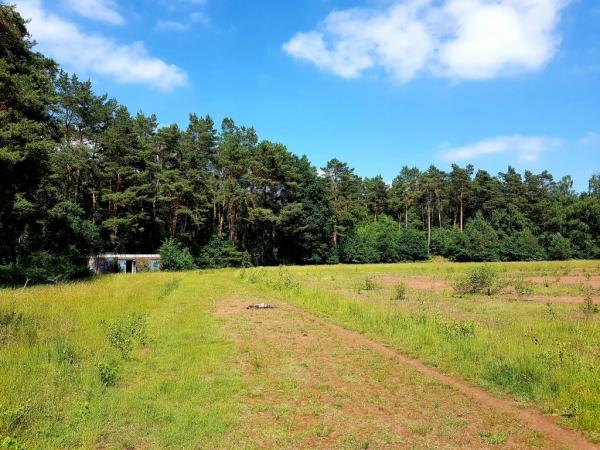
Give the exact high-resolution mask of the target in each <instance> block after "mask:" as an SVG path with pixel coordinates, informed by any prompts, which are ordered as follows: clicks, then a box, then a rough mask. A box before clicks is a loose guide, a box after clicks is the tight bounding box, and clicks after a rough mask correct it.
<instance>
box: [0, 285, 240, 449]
mask: <svg viewBox="0 0 600 450" xmlns="http://www.w3.org/2000/svg"><path fill="white" fill-rule="evenodd" d="M219 283H220V286H221V289H219V288H218V287H217V286H218V285H219ZM227 283H228V281H227V279H226V277H221V278H215V280H213V281H212V282H211V283H208V284H207V283H205V282H204V281H203V280H201V277H200V276H198V274H197V273H187V274H183V275H181V274H178V275H176V276H175V275H173V274H164V273H161V274H137V275H135V276H131V275H115V276H104V277H101V278H99V279H96V280H94V281H92V282H86V283H78V284H65V285H59V286H44V287H34V288H31V289H14V290H0V361H1V364H0V441H1V440H2V439H3V438H4V437H6V436H10V437H11V438H14V439H16V442H17V443H18V444H19V445H21V446H23V447H25V448H31V449H35V448H40V449H41V448H95V447H102V448H134V447H137V446H150V447H156V448H182V447H192V448H193V447H196V448H197V447H211V446H214V445H215V444H216V443H217V442H219V439H220V438H221V437H222V436H223V435H225V434H226V433H227V432H228V431H229V430H230V429H231V426H232V423H233V422H234V421H235V411H236V405H235V398H234V394H235V393H236V392H237V391H238V390H239V389H240V386H241V382H240V379H239V378H238V376H237V374H236V372H235V370H232V368H231V367H232V364H231V363H230V361H229V358H230V356H229V355H230V344H229V343H228V342H227V341H226V340H225V339H224V338H223V337H222V336H221V333H220V331H219V326H218V323H217V322H216V321H215V319H214V318H213V317H212V315H211V307H212V302H213V301H214V298H215V294H214V292H215V291H214V289H216V290H217V291H219V290H220V291H221V292H224V291H226V290H227V287H228V286H230V285H228V284H227Z"/></svg>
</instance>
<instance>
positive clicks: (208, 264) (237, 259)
mask: <svg viewBox="0 0 600 450" xmlns="http://www.w3.org/2000/svg"><path fill="white" fill-rule="evenodd" d="M197 263H198V266H199V267H203V268H207V269H219V268H221V267H251V266H252V262H251V260H250V254H249V253H248V252H247V251H240V250H238V249H237V248H236V246H235V245H234V244H233V243H232V242H230V241H228V240H226V239H223V238H222V237H220V236H217V235H215V236H213V237H212V238H211V239H210V241H208V244H206V245H205V246H204V247H203V248H202V250H201V251H200V255H199V256H198V258H197Z"/></svg>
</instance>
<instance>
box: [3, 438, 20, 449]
mask: <svg viewBox="0 0 600 450" xmlns="http://www.w3.org/2000/svg"><path fill="white" fill-rule="evenodd" d="M0 449H7V450H24V448H23V447H21V446H20V445H19V443H18V442H17V440H16V439H15V438H12V437H9V436H6V437H2V436H0Z"/></svg>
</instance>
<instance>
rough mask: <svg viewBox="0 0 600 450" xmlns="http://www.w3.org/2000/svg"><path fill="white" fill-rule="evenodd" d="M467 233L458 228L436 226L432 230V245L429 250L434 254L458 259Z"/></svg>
mask: <svg viewBox="0 0 600 450" xmlns="http://www.w3.org/2000/svg"><path fill="white" fill-rule="evenodd" d="M464 237H465V235H464V234H463V233H461V231H460V230H459V229H458V228H456V227H453V228H434V229H433V230H431V245H430V246H429V252H430V253H431V254H432V255H437V256H443V257H444V258H449V259H454V260H455V259H456V258H457V256H458V255H459V254H460V253H461V252H462V251H463V249H464V247H465V245H464Z"/></svg>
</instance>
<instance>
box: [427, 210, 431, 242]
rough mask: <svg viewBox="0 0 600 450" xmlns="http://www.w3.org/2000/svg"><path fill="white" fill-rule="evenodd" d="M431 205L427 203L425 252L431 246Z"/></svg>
mask: <svg viewBox="0 0 600 450" xmlns="http://www.w3.org/2000/svg"><path fill="white" fill-rule="evenodd" d="M431 209H432V208H431V206H430V205H427V253H429V247H430V246H431Z"/></svg>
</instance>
